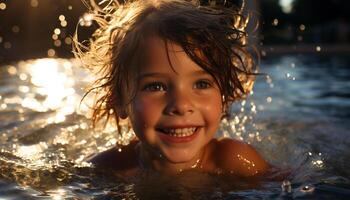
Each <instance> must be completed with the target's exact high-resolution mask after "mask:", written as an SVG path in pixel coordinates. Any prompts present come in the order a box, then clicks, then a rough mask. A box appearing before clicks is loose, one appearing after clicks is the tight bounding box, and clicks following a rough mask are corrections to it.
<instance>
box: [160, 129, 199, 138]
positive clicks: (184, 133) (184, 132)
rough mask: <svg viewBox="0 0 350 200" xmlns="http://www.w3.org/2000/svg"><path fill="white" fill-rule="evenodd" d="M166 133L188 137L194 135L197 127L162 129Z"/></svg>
mask: <svg viewBox="0 0 350 200" xmlns="http://www.w3.org/2000/svg"><path fill="white" fill-rule="evenodd" d="M162 130H163V131H164V132H165V133H167V134H169V135H171V136H174V137H187V136H190V135H192V134H193V133H194V132H195V131H196V128H195V127H193V128H174V129H172V128H166V129H162Z"/></svg>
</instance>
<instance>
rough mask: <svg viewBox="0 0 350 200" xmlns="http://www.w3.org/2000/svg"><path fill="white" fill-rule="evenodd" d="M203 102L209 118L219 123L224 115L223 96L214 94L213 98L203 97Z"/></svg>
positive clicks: (204, 110)
mask: <svg viewBox="0 0 350 200" xmlns="http://www.w3.org/2000/svg"><path fill="white" fill-rule="evenodd" d="M201 102H202V105H203V106H202V107H203V112H205V116H206V118H207V120H208V121H212V122H217V123H219V122H220V120H221V116H222V102H221V96H220V95H213V96H212V97H211V98H203V99H202V101H201Z"/></svg>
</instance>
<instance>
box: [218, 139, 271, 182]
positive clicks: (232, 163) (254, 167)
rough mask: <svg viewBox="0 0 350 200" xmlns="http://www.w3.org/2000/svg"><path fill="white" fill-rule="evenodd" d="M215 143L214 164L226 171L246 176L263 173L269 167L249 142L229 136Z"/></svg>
mask: <svg viewBox="0 0 350 200" xmlns="http://www.w3.org/2000/svg"><path fill="white" fill-rule="evenodd" d="M215 143H216V145H215V154H214V155H213V156H215V164H216V166H217V167H218V168H220V169H222V170H224V171H226V172H232V173H233V174H235V175H238V176H244V177H248V176H258V175H262V174H265V173H266V172H267V170H268V169H269V164H268V163H267V162H266V161H265V160H264V159H263V158H262V156H261V155H260V154H259V153H258V152H257V151H256V150H255V149H254V148H253V147H252V146H251V145H249V144H246V143H244V142H242V141H238V140H233V139H230V138H224V139H218V140H216V142H215Z"/></svg>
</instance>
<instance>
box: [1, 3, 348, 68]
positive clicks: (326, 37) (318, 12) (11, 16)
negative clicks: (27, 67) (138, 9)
mask: <svg viewBox="0 0 350 200" xmlns="http://www.w3.org/2000/svg"><path fill="white" fill-rule="evenodd" d="M202 1H203V2H205V1H207V0H202ZM233 2H234V3H236V2H238V1H233ZM246 5H247V9H248V10H256V12H254V17H255V18H258V19H259V21H260V23H259V24H260V26H259V35H258V37H257V39H258V40H257V41H258V42H257V43H258V44H260V45H262V49H264V50H265V51H268V52H274V53H295V52H299V53H300V52H307V53H317V52H333V53H334V52H335V53H338V52H340V53H343V52H350V48H349V46H350V25H349V24H350V23H349V21H350V11H349V9H350V1H348V0H318V1H311V0H261V1H258V0H246ZM86 11H87V8H86V7H85V6H84V4H83V3H82V1H81V0H0V64H4V63H8V62H12V61H17V60H22V59H29V58H40V57H48V56H49V57H72V56H73V55H72V53H71V42H70V39H69V38H70V36H72V35H73V34H74V31H75V29H76V26H77V23H78V21H79V18H80V17H81V16H83V14H84V13H85V12H86ZM60 15H63V16H64V20H62V17H61V19H59V16H60ZM63 21H65V22H63ZM62 22H63V25H62ZM65 23H66V24H67V25H65ZM56 28H58V29H59V30H60V33H59V34H55V32H54V31H55V29H56ZM92 30H93V26H92V27H84V26H79V34H80V36H81V39H82V40H83V39H86V38H88V35H89V34H91V31H92ZM54 35H56V36H54ZM317 48H318V50H317V51H316V49H317Z"/></svg>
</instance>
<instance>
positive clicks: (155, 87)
mask: <svg viewBox="0 0 350 200" xmlns="http://www.w3.org/2000/svg"><path fill="white" fill-rule="evenodd" d="M142 90H143V91H149V92H157V91H165V90H166V86H165V85H164V84H163V83H160V82H154V83H149V84H147V85H145V86H144V87H143V88H142Z"/></svg>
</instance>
